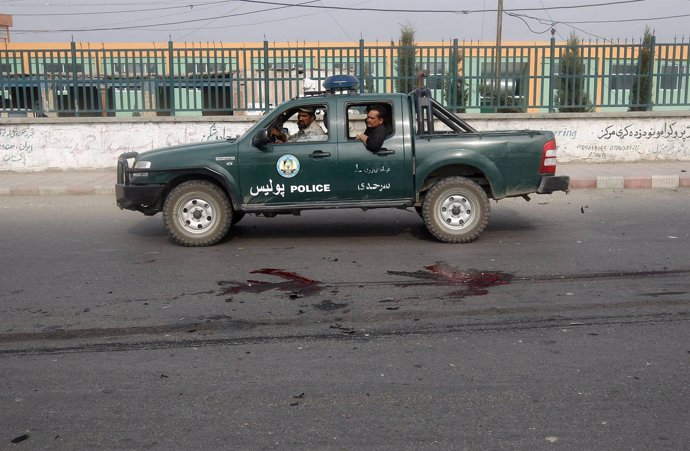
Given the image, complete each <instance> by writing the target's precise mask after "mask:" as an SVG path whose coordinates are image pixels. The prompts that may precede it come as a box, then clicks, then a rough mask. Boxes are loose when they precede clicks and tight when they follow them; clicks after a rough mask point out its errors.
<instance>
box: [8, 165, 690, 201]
mask: <svg viewBox="0 0 690 451" xmlns="http://www.w3.org/2000/svg"><path fill="white" fill-rule="evenodd" d="M557 174H558V175H568V176H570V178H571V179H570V180H571V183H570V187H571V189H597V188H598V189H677V188H690V161H672V162H636V163H607V164H597V163H561V164H559V165H558V170H557ZM115 180H116V174H115V169H114V168H113V169H99V170H79V171H58V170H53V171H41V172H10V171H2V172H0V196H3V195H4V196H56V195H93V194H114V192H115V188H114V185H115Z"/></svg>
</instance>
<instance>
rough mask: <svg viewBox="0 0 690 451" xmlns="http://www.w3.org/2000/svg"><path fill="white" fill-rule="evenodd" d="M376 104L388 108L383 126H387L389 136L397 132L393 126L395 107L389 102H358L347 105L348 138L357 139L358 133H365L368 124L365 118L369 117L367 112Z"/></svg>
mask: <svg viewBox="0 0 690 451" xmlns="http://www.w3.org/2000/svg"><path fill="white" fill-rule="evenodd" d="M374 105H377V106H380V107H383V108H384V109H385V110H386V113H387V114H386V115H385V118H386V119H385V122H384V123H383V127H386V131H387V136H388V137H390V136H392V135H393V134H395V129H394V127H393V120H392V117H393V108H392V107H391V105H389V104H387V103H375V102H370V103H356V104H350V105H348V106H347V115H346V116H347V124H346V125H347V139H357V135H359V134H360V133H363V132H364V130H366V128H367V125H366V122H365V119H366V118H367V112H368V111H369V107H372V106H374Z"/></svg>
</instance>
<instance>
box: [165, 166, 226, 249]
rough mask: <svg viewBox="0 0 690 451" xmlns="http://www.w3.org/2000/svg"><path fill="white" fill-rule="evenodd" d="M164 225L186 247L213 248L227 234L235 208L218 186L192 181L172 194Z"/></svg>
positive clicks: (166, 204)
mask: <svg viewBox="0 0 690 451" xmlns="http://www.w3.org/2000/svg"><path fill="white" fill-rule="evenodd" d="M163 223H164V224H165V227H166V229H167V230H168V234H169V235H170V238H171V239H172V240H173V241H176V242H177V243H179V244H182V245H183V246H211V245H213V244H216V243H217V242H218V241H220V240H221V239H223V237H224V236H225V235H226V234H227V233H228V230H229V229H230V225H231V224H232V206H231V205H230V201H229V200H228V197H227V196H226V195H225V192H223V190H221V189H220V188H219V187H218V186H216V185H214V184H213V183H211V182H207V181H203V180H192V181H189V182H184V183H182V184H180V185H179V186H177V187H175V188H174V189H173V190H172V191H170V194H168V197H167V198H166V199H165V204H164V205H163Z"/></svg>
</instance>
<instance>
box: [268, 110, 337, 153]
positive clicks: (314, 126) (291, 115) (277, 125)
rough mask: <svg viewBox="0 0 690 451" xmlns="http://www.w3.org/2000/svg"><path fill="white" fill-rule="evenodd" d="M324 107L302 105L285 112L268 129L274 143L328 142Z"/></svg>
mask: <svg viewBox="0 0 690 451" xmlns="http://www.w3.org/2000/svg"><path fill="white" fill-rule="evenodd" d="M327 118H328V110H327V106H326V105H302V106H299V107H295V108H292V109H290V110H287V111H285V112H284V113H283V114H281V115H280V117H279V118H278V119H277V120H276V121H275V122H274V123H273V125H272V127H270V129H269V131H268V132H269V136H271V137H272V138H273V139H274V141H275V142H276V143H288V144H289V143H296V142H309V141H328V128H327V127H328V124H327Z"/></svg>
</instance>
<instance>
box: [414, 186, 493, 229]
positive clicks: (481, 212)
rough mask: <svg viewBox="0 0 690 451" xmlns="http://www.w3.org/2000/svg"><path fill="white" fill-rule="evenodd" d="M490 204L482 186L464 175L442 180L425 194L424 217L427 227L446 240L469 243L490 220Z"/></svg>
mask: <svg viewBox="0 0 690 451" xmlns="http://www.w3.org/2000/svg"><path fill="white" fill-rule="evenodd" d="M490 213H491V207H490V206H489V198H488V197H487V195H486V192H484V190H483V189H482V187H481V186H479V185H478V184H476V183H475V182H473V181H472V180H470V179H467V178H465V177H448V178H445V179H441V180H439V181H438V182H436V184H435V185H434V186H432V187H431V189H430V190H429V191H428V192H427V193H426V196H425V197H424V204H423V205H422V217H423V218H424V224H425V225H426V228H427V230H429V233H431V234H432V235H433V236H434V237H436V238H437V239H438V240H439V241H443V242H445V243H469V242H470V241H473V240H475V239H477V237H479V235H480V234H481V233H482V231H483V230H484V228H485V227H486V225H487V224H488V223H489V215H490Z"/></svg>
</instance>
